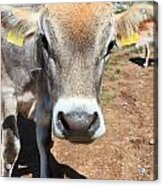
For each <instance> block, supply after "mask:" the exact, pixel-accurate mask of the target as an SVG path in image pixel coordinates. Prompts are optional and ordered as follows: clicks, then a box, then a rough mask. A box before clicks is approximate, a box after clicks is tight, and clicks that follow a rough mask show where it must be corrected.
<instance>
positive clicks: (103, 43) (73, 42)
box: [40, 4, 114, 142]
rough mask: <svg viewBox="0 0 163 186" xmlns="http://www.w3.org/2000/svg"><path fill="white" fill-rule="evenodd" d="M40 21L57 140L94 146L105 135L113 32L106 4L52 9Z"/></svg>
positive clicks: (52, 6)
mask: <svg viewBox="0 0 163 186" xmlns="http://www.w3.org/2000/svg"><path fill="white" fill-rule="evenodd" d="M46 8H47V9H46V11H45V12H44V15H43V16H42V19H41V22H40V25H41V29H42V33H43V36H42V44H43V57H44V63H45V69H46V72H45V73H46V74H47V76H46V77H48V78H47V85H48V91H49V94H50V96H51V98H52V100H53V114H52V129H53V134H55V135H56V136H57V137H59V138H66V139H69V140H71V141H81V142H84V141H92V140H94V139H96V138H98V137H100V136H101V135H103V134H104V133H105V125H104V119H103V115H102V112H101V108H100V103H99V91H100V85H101V78H102V74H103V70H104V65H105V63H106V62H107V60H108V56H109V53H110V50H111V48H112V47H113V43H112V39H113V34H114V27H113V23H112V17H111V15H110V14H109V7H107V6H106V5H105V6H103V5H102V4H99V5H98V4H93V5H92V4H76V5H75V6H74V5H72V4H68V5H64V4H62V5H48V6H47V7H46Z"/></svg>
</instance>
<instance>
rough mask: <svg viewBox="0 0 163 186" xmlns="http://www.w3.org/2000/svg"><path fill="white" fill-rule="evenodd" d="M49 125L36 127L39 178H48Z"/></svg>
mask: <svg viewBox="0 0 163 186" xmlns="http://www.w3.org/2000/svg"><path fill="white" fill-rule="evenodd" d="M50 134H51V133H50V127H49V125H37V128H36V135H37V145H38V149H39V154H40V177H41V178H48V177H50V172H49V169H50V168H49V154H50V147H51V135H50Z"/></svg>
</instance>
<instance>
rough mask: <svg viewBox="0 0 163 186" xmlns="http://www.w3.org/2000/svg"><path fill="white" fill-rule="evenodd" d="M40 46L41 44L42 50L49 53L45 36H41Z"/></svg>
mask: <svg viewBox="0 0 163 186" xmlns="http://www.w3.org/2000/svg"><path fill="white" fill-rule="evenodd" d="M42 44H43V47H44V49H45V50H46V51H47V52H49V44H48V41H47V39H46V36H45V35H42Z"/></svg>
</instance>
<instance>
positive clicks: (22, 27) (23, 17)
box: [1, 6, 39, 38]
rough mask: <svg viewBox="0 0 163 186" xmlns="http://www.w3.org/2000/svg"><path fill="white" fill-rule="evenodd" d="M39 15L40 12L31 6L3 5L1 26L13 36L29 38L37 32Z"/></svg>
mask: <svg viewBox="0 0 163 186" xmlns="http://www.w3.org/2000/svg"><path fill="white" fill-rule="evenodd" d="M38 16H39V14H38V12H34V11H33V10H32V8H30V7H21V8H15V7H11V6H1V26H2V28H3V29H5V30H6V31H7V32H10V35H12V36H13V35H16V36H21V37H22V36H23V37H24V38H27V37H29V36H30V35H32V34H34V33H36V32H37V29H38V26H37V25H38Z"/></svg>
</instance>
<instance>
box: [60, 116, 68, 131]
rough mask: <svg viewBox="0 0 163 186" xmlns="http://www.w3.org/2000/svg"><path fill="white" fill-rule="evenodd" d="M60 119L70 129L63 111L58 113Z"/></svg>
mask: <svg viewBox="0 0 163 186" xmlns="http://www.w3.org/2000/svg"><path fill="white" fill-rule="evenodd" d="M58 121H61V123H62V125H63V127H64V128H65V129H67V130H69V129H70V127H69V124H68V123H67V121H66V119H65V117H64V113H63V112H59V113H58Z"/></svg>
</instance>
